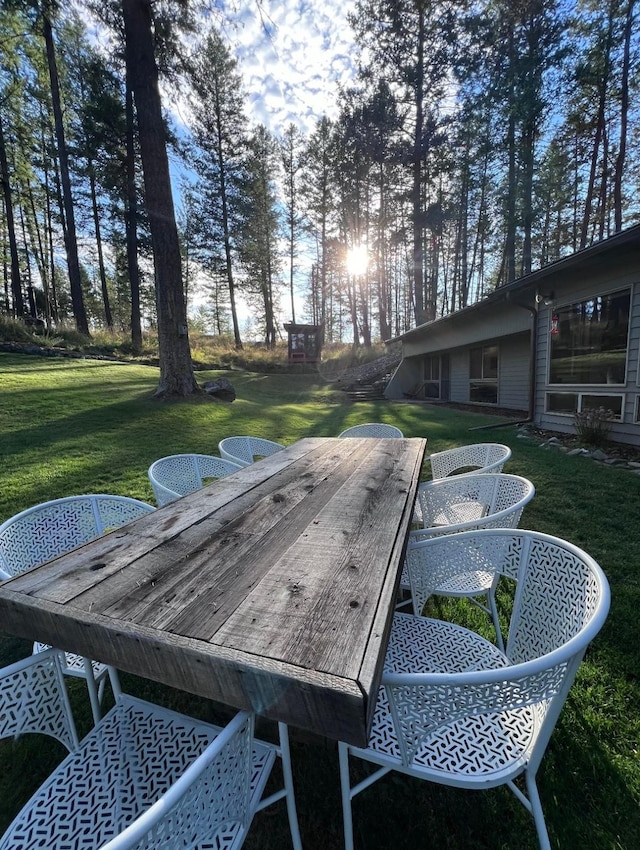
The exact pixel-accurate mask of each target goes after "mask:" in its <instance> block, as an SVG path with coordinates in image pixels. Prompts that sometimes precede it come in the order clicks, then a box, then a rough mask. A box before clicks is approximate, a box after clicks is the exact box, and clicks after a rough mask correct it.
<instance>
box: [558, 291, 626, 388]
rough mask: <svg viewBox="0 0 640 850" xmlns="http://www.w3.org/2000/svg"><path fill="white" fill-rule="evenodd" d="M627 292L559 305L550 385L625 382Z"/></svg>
mask: <svg viewBox="0 0 640 850" xmlns="http://www.w3.org/2000/svg"><path fill="white" fill-rule="evenodd" d="M630 297H631V296H630V292H629V291H628V290H626V291H624V292H616V293H613V294H612V295H603V296H598V297H597V298H592V299H591V300H589V301H582V302H579V303H577V304H571V305H569V306H567V307H560V308H558V309H557V310H556V311H555V312H554V315H553V323H554V326H555V327H556V329H557V333H552V334H551V362H550V374H549V382H550V383H551V384H624V383H625V380H626V375H625V369H626V359H627V337H628V332H629V304H630Z"/></svg>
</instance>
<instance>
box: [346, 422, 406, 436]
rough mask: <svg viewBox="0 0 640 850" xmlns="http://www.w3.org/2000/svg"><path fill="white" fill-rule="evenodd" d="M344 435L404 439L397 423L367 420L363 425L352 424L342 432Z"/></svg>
mask: <svg viewBox="0 0 640 850" xmlns="http://www.w3.org/2000/svg"><path fill="white" fill-rule="evenodd" d="M338 437H339V438H342V437H386V438H391V439H400V440H401V439H402V438H403V437H404V434H403V433H402V431H401V430H400V429H399V428H396V426H395V425H386V424H385V423H384V422H365V423H363V424H362V425H352V426H351V428H347V429H346V430H345V431H343V432H342V433H341V434H338Z"/></svg>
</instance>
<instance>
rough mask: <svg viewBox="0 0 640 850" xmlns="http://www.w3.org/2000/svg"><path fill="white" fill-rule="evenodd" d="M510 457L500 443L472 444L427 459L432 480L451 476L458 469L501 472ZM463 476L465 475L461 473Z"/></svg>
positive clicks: (508, 450)
mask: <svg viewBox="0 0 640 850" xmlns="http://www.w3.org/2000/svg"><path fill="white" fill-rule="evenodd" d="M510 457H511V449H510V448H509V446H503V445H502V443H472V444H470V445H468V446H458V447H457V448H454V449H447V450H446V451H443V452H435V453H434V454H432V455H431V456H430V458H429V460H430V462H431V477H432V479H433V480H436V479H438V478H446V477H447V476H448V475H453V474H455V473H456V471H457V470H458V469H469V471H470V472H476V473H478V472H502V468H503V466H504V465H505V463H506V462H507V461H508V460H509V458H510ZM462 474H465V473H462Z"/></svg>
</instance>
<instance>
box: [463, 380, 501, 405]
mask: <svg viewBox="0 0 640 850" xmlns="http://www.w3.org/2000/svg"><path fill="white" fill-rule="evenodd" d="M469 400H470V401H477V402H479V403H481V404H497V403H498V385H497V384H489V383H484V382H483V383H479V382H474V381H471V383H470V384H469Z"/></svg>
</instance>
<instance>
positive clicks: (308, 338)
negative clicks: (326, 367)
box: [283, 323, 322, 363]
mask: <svg viewBox="0 0 640 850" xmlns="http://www.w3.org/2000/svg"><path fill="white" fill-rule="evenodd" d="M283 327H284V329H285V331H286V332H287V334H288V351H289V363H319V362H320V358H321V353H322V325H298V324H294V323H290V324H288V325H284V326H283Z"/></svg>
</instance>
